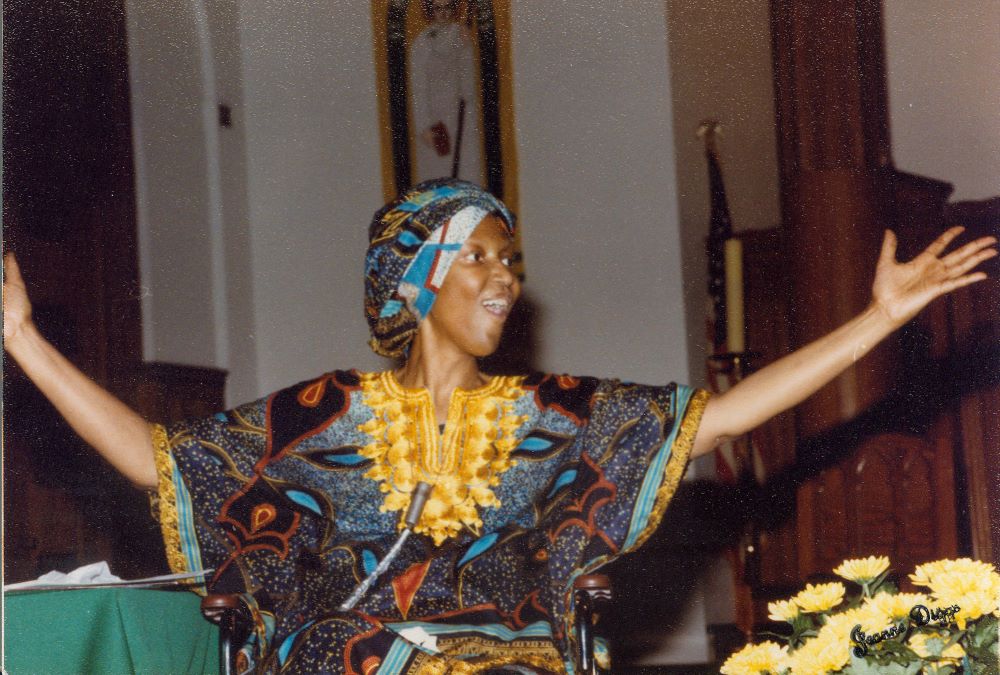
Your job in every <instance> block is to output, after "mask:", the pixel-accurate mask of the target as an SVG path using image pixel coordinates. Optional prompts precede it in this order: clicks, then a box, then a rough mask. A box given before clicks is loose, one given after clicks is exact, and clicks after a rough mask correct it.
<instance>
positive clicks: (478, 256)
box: [465, 251, 483, 262]
mask: <svg viewBox="0 0 1000 675" xmlns="http://www.w3.org/2000/svg"><path fill="white" fill-rule="evenodd" d="M465 259H466V260H468V261H469V262H479V261H480V260H482V259H483V254H482V253H476V252H474V251H473V252H471V253H468V254H466V256H465Z"/></svg>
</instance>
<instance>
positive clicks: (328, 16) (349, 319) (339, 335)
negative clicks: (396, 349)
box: [240, 0, 384, 394]
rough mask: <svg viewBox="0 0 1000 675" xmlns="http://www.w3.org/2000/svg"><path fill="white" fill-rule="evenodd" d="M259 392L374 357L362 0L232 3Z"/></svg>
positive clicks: (374, 169) (367, 26)
mask: <svg viewBox="0 0 1000 675" xmlns="http://www.w3.org/2000/svg"><path fill="white" fill-rule="evenodd" d="M240 22H241V26H242V34H241V41H242V47H243V62H244V77H245V80H244V102H245V113H246V138H247V157H248V162H247V194H248V203H249V222H250V231H251V239H252V246H253V259H254V262H255V266H254V300H255V305H256V317H255V323H256V329H255V334H256V336H257V340H256V346H257V350H256V357H257V364H258V369H259V376H260V381H259V385H260V392H259V393H261V394H263V393H266V392H268V391H272V390H274V389H277V388H278V387H281V386H285V385H288V384H291V383H293V382H296V381H298V380H300V379H303V378H307V377H311V376H314V375H316V374H318V373H321V372H324V371H326V370H329V369H331V368H351V367H357V368H381V367H383V364H384V361H383V360H382V359H380V358H379V357H376V356H375V355H374V354H373V353H372V352H371V350H369V349H368V347H367V344H366V343H367V339H368V327H367V324H366V322H365V318H364V312H363V309H362V299H363V291H364V278H363V260H364V251H365V247H366V245H367V231H368V223H369V221H370V220H371V216H372V214H373V213H374V212H375V210H376V209H377V208H378V207H379V206H381V203H382V186H381V169H380V162H379V145H378V143H379V135H378V121H377V120H378V116H377V115H378V113H377V108H376V103H375V70H374V65H373V62H372V46H371V45H372V36H371V15H370V11H369V9H368V6H367V4H366V3H361V4H359V3H356V2H355V3H348V2H332V3H313V2H306V1H305V0H300V1H297V2H288V1H287V0H244V1H242V2H241V3H240Z"/></svg>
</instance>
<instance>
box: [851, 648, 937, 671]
mask: <svg viewBox="0 0 1000 675" xmlns="http://www.w3.org/2000/svg"><path fill="white" fill-rule="evenodd" d="M921 667H922V664H921V663H920V661H915V662H913V663H895V662H889V663H878V662H874V661H869V660H868V659H867V658H865V657H858V656H855V655H854V654H853V653H852V654H851V660H850V662H848V665H847V666H846V667H845V668H844V669H843V670H842V671H841V672H842V673H844V674H845V675H917V673H919V672H920V668H921Z"/></svg>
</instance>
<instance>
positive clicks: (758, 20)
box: [667, 0, 781, 382]
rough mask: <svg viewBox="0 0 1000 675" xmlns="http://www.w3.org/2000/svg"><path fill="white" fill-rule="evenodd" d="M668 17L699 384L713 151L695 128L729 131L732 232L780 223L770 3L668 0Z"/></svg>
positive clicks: (724, 147) (721, 145)
mask: <svg viewBox="0 0 1000 675" xmlns="http://www.w3.org/2000/svg"><path fill="white" fill-rule="evenodd" d="M667 13H668V17H669V20H668V23H669V26H670V72H671V78H672V83H673V101H674V106H673V109H674V132H675V134H674V144H675V147H676V148H677V166H678V172H677V174H678V175H677V188H678V202H679V204H680V214H681V232H682V239H683V260H684V289H685V293H686V294H687V303H686V306H687V325H688V327H689V328H690V330H689V331H688V340H689V342H688V350H689V353H690V355H691V361H690V368H691V373H692V377H693V378H694V379H695V380H697V381H699V382H701V381H703V375H704V369H705V343H706V337H705V330H704V316H705V297H706V293H707V262H706V260H705V238H706V237H707V236H708V225H709V216H710V209H709V189H708V167H707V163H706V161H705V145H704V142H703V141H702V140H701V139H699V138H697V137H696V135H695V131H696V130H697V129H698V126H699V125H700V124H701V122H702V121H703V120H706V119H715V120H718V121H719V123H720V125H721V132H720V134H719V136H718V138H717V144H718V149H719V154H720V157H721V162H722V173H723V179H724V180H725V185H726V195H727V197H728V202H729V211H730V214H731V216H732V220H733V228H734V229H735V230H744V229H761V228H768V227H776V226H777V225H778V224H779V223H780V220H781V211H780V200H779V190H780V186H779V182H778V146H777V140H776V137H775V120H774V84H773V78H772V74H771V73H772V69H771V33H770V18H769V17H770V14H769V2H768V0H734V1H731V2H717V3H691V2H687V1H685V0H668V2H667ZM750 348H753V346H752V345H750Z"/></svg>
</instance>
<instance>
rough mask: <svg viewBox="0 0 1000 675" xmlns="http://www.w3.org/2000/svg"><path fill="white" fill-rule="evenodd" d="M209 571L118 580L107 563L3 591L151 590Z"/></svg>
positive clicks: (47, 573) (17, 585)
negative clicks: (120, 588) (123, 588)
mask: <svg viewBox="0 0 1000 675" xmlns="http://www.w3.org/2000/svg"><path fill="white" fill-rule="evenodd" d="M212 571H213V570H210V569H209V570H197V571H195V572H182V573H180V574H163V575H160V576H155V577H146V578H145V579H130V580H126V579H121V578H120V577H116V576H115V575H114V574H112V573H111V570H110V569H109V568H108V563H107V562H106V561H104V560H102V561H101V562H96V563H91V564H89V565H84V566H83V567H78V568H77V569H75V570H73V571H72V572H56V571H52V572H46V573H45V574H43V575H42V576H40V577H38V578H37V579H35V580H33V581H22V582H20V583H17V584H7V585H5V586H4V587H3V590H4V592H5V593H6V592H7V591H28V590H31V591H41V590H71V589H78V588H114V587H127V588H152V587H156V586H169V585H174V584H179V582H181V581H187V580H192V579H199V578H200V577H204V576H205V575H206V574H209V573H210V572H212Z"/></svg>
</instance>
